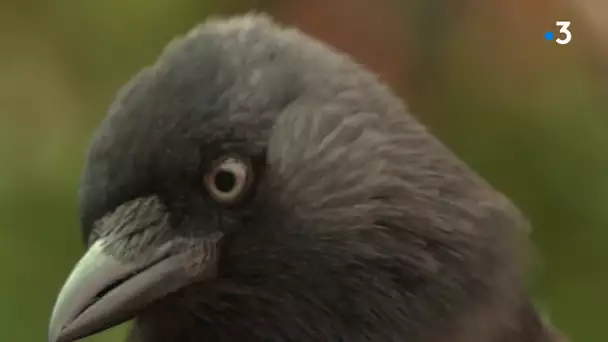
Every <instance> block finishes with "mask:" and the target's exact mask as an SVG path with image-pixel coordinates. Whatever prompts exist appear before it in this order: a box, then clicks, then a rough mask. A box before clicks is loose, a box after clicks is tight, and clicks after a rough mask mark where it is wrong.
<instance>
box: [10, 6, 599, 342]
mask: <svg viewBox="0 0 608 342" xmlns="http://www.w3.org/2000/svg"><path fill="white" fill-rule="evenodd" d="M250 9H258V10H264V11H268V12H270V13H272V14H273V15H274V16H275V17H276V18H278V20H280V21H282V22H284V23H288V24H291V25H295V26H298V27H300V28H301V29H302V30H304V31H306V32H308V33H310V34H311V35H314V36H316V37H318V38H319V39H322V40H324V41H326V42H329V43H330V44H333V45H334V46H337V47H338V48H340V49H341V50H343V51H346V52H348V53H350V54H351V55H353V56H354V57H355V58H356V59H357V60H358V61H360V62H361V63H363V64H365V65H367V66H368V67H369V68H371V69H373V70H375V71H376V72H377V73H378V74H380V76H381V77H382V78H383V79H384V80H386V82H388V83H390V84H391V85H392V87H393V88H394V89H395V90H396V91H397V92H399V93H400V94H401V95H403V97H404V98H406V99H407V101H408V104H409V106H410V107H411V108H412V110H413V111H414V112H415V113H416V115H417V116H418V117H419V118H420V119H421V120H422V121H423V122H425V123H426V124H428V125H429V126H430V127H431V129H432V130H433V131H434V132H435V133H436V134H437V135H438V136H439V137H440V138H441V139H442V140H443V141H444V142H445V143H446V144H447V145H448V146H450V147H451V148H452V149H453V150H454V151H455V152H456V153H457V154H458V155H459V156H460V157H461V158H463V159H464V160H465V161H466V162H468V163H469V164H470V165H471V166H472V167H473V168H474V169H476V170H477V171H478V172H479V173H480V174H482V175H483V176H484V177H485V178H487V179H488V180H489V181H490V182H491V183H492V184H493V185H494V186H495V187H497V188H498V189H500V190H501V191H503V192H504V193H506V194H507V195H508V196H510V197H511V198H512V199H513V200H514V201H515V202H516V203H517V204H518V205H519V206H520V207H521V208H522V210H523V211H524V212H525V213H526V214H527V215H528V217H529V218H530V220H531V221H532V223H533V225H534V231H533V233H532V237H533V239H534V240H535V242H536V243H537V245H538V246H539V251H540V253H539V254H540V255H541V257H542V259H541V263H540V264H539V268H538V272H537V273H536V275H535V276H534V277H533V278H532V279H531V284H532V288H533V291H534V294H535V300H536V302H537V303H538V305H539V306H540V307H542V309H543V311H544V312H545V313H546V314H547V316H549V317H550V318H551V320H552V321H553V322H554V323H555V324H556V325H557V326H558V327H559V328H560V329H561V330H563V331H564V332H565V333H566V334H567V335H568V336H569V337H570V338H571V339H572V341H581V342H582V341H585V342H602V341H608V329H606V325H607V323H608V295H607V294H606V291H607V290H608V271H607V264H608V251H607V250H606V249H607V247H608V210H606V209H608V153H607V152H608V100H607V97H608V1H605V0H595V1H594V0H570V1H567V0H534V1H529V0H510V1H499V0H494V1H492V0H462V1H457V2H456V1H447V0H444V1H441V0H436V1H427V0H400V1H397V0H367V1H365V0H307V1H302V0H292V1H288V0H283V1H227V0H223V1H210V0H147V1H144V0H103V1H101V0H96V1H95V0H81V1H66V0H52V1H51V0H46V1H45V0H21V1H20V0H0V271H1V273H0V274H1V275H0V277H1V279H0V341H18V342H22V341H23V342H29V341H32V342H33V341H44V340H45V338H46V337H45V336H46V327H47V321H48V317H49V313H50V310H51V306H52V303H53V300H54V297H55V295H56V294H57V291H58V289H59V287H60V285H61V283H62V282H63V280H64V277H65V276H66V275H67V273H68V272H69V270H70V268H71V267H72V265H73V263H74V262H75V261H76V260H77V258H78V256H79V255H80V253H82V246H81V245H80V242H81V241H80V236H79V235H78V222H77V221H76V214H75V213H76V203H75V194H76V188H77V182H78V178H79V174H80V171H81V168H82V162H83V156H84V152H85V150H86V144H87V141H88V139H89V136H90V134H91V132H92V130H93V129H94V127H95V125H96V124H97V123H98V122H99V121H100V119H101V118H102V117H103V115H104V113H105V110H106V108H107V106H108V105H109V103H110V101H111V100H112V98H113V96H114V94H115V92H116V90H117V88H118V87H119V86H120V85H121V84H122V83H124V82H125V81H126V80H127V79H128V78H129V77H130V76H132V75H133V74H134V73H135V72H136V71H137V70H138V69H140V68H141V67H143V66H145V65H147V64H149V63H151V62H152V61H153V60H154V58H155V56H156V55H157V54H158V53H159V52H160V51H161V49H162V47H163V46H164V45H165V44H166V43H167V42H168V41H169V40H170V39H171V38H172V37H173V36H175V35H178V34H182V33H184V32H185V31H186V30H187V29H189V28H190V27H192V26H193V25H194V24H195V23H197V22H199V21H201V20H203V19H204V18H205V17H207V16H209V15H225V14H230V13H239V12H244V11H248V10H250ZM557 20H570V21H571V22H572V25H571V30H572V33H573V38H572V41H571V43H570V44H568V45H558V44H556V43H555V42H548V41H545V40H544V39H543V34H544V32H545V31H549V30H553V31H554V32H555V33H557V30H556V29H555V21H557ZM123 334H124V327H119V328H116V329H113V330H111V331H109V332H106V333H104V334H100V335H98V336H96V337H93V338H90V339H89V340H88V341H98V342H103V341H108V342H110V341H120V340H122V335H123Z"/></svg>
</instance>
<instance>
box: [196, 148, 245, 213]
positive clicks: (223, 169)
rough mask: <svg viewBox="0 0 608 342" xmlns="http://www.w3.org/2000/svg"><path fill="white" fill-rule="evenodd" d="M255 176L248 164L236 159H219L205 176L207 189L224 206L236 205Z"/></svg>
mask: <svg viewBox="0 0 608 342" xmlns="http://www.w3.org/2000/svg"><path fill="white" fill-rule="evenodd" d="M252 178H253V174H252V173H251V166H250V164H249V163H248V162H246V161H244V160H242V159H239V158H236V157H232V156H231V157H223V158H220V159H218V160H217V161H216V162H215V163H214V164H213V167H212V169H211V171H209V172H208V173H207V174H206V175H205V187H206V188H207V190H208V191H209V193H210V194H211V196H212V197H213V198H214V199H215V200H216V201H218V202H220V203H223V204H234V203H235V202H237V201H238V200H240V199H241V198H243V196H244V195H245V194H246V193H247V191H248V190H249V186H250V185H251V181H252Z"/></svg>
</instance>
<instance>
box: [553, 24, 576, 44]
mask: <svg viewBox="0 0 608 342" xmlns="http://www.w3.org/2000/svg"><path fill="white" fill-rule="evenodd" d="M555 24H556V25H557V27H559V33H561V34H562V35H565V38H557V39H556V40H555V42H557V44H561V45H565V44H568V43H570V41H571V40H572V32H570V30H568V27H570V22H569V21H556V22H555Z"/></svg>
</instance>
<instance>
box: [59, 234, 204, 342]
mask: <svg viewBox="0 0 608 342" xmlns="http://www.w3.org/2000/svg"><path fill="white" fill-rule="evenodd" d="M106 244H107V240H106V239H100V240H98V241H97V242H95V243H94V244H93V245H92V246H91V247H90V248H89V250H88V251H87V252H86V254H85V255H84V256H83V257H82V259H80V261H79V262H78V263H77V264H76V266H75V267H74V269H73V270H72V273H71V274H70V276H69V277H68V279H67V281H66V282H65V284H64V285H63V288H62V289H61V292H60V293H59V296H58V298H57V301H56V303H55V306H54V308H53V313H52V316H51V322H50V326H49V342H70V341H75V340H77V339H81V338H84V337H87V336H90V335H93V334H95V333H97V332H100V331H103V330H105V329H108V328H110V327H113V326H116V325H118V324H121V323H123V322H125V321H128V320H130V319H132V318H134V317H135V315H137V313H138V312H139V311H141V310H142V309H144V308H145V307H146V306H147V305H149V304H150V303H152V302H153V301H155V300H157V299H160V298H162V297H164V296H165V295H167V294H169V293H171V292H175V291H176V290H178V289H180V288H183V287H184V286H186V285H188V284H192V283H194V282H197V281H200V280H203V279H204V278H206V277H208V276H209V275H210V273H213V272H214V270H215V269H214V267H211V266H214V265H211V264H214V263H215V260H213V259H214V256H213V255H211V256H206V257H205V258H204V260H206V262H205V263H206V264H207V265H203V266H204V267H201V265H197V267H196V270H193V268H192V262H189V261H188V258H187V256H186V253H178V254H175V253H168V250H169V247H170V246H171V245H170V244H171V243H170V242H169V243H166V244H164V245H162V246H160V247H157V248H156V249H155V250H154V251H152V252H151V253H149V255H147V256H146V257H145V258H142V259H140V260H138V259H136V260H133V261H129V262H122V261H119V260H117V259H116V258H114V257H112V256H110V255H108V254H107V252H106V251H105V250H107V249H106V248H104V246H105V245H106ZM207 252H209V253H210V254H215V253H212V252H211V251H207ZM190 259H191V258H190ZM207 266H210V267H207Z"/></svg>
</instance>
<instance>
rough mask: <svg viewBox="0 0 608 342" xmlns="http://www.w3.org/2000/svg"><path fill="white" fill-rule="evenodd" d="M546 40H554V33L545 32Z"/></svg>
mask: <svg viewBox="0 0 608 342" xmlns="http://www.w3.org/2000/svg"><path fill="white" fill-rule="evenodd" d="M545 39H546V40H553V32H551V31H547V32H545Z"/></svg>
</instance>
